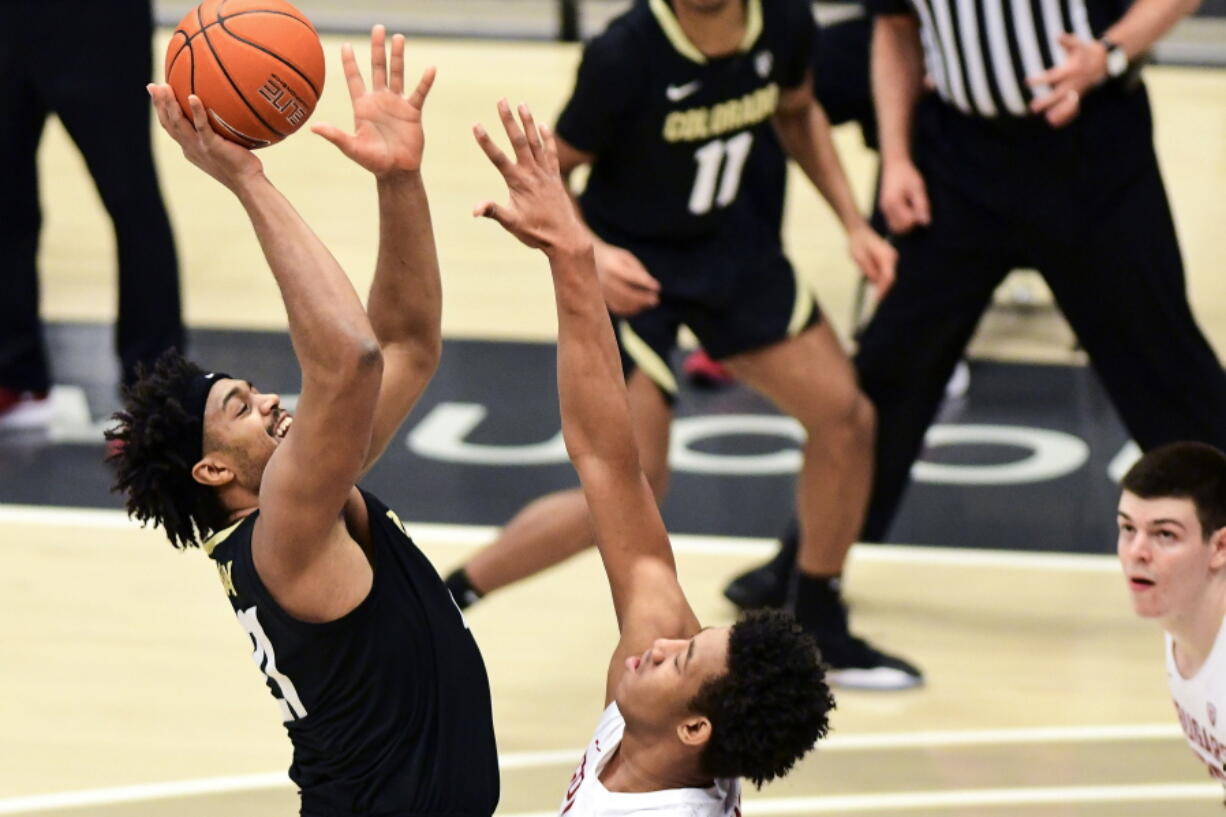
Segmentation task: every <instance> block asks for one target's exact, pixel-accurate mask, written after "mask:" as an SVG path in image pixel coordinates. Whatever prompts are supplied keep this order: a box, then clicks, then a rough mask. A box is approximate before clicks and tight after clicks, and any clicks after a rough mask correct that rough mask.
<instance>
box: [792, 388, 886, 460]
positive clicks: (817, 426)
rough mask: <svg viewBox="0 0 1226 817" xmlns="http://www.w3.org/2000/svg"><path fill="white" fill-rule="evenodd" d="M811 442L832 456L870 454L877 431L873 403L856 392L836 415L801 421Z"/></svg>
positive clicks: (847, 399)
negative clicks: (835, 454) (832, 454)
mask: <svg viewBox="0 0 1226 817" xmlns="http://www.w3.org/2000/svg"><path fill="white" fill-rule="evenodd" d="M801 424H802V425H803V426H804V427H805V431H806V432H807V433H808V435H809V439H810V440H811V441H814V442H817V443H818V444H819V445H821V447H822V449H823V450H825V451H828V452H831V453H838V454H844V455H848V456H859V455H861V454H864V453H865V452H867V451H870V450H871V449H872V446H873V439H874V437H875V435H876V431H877V412H876V411H875V410H874V409H873V404H872V402H871V401H870V400H869V399H868V398H867V397H866V396H865V395H864V393H863V392H861V391H860V390H859V389H855V390H853V391H852V392H851V394H849V395H848V396H847V397H846V398H844V399H843V400H842V402H841V405H840V406H839V407H838V409H837V410H836V411H835V412H831V413H828V414H826V415H825V416H823V417H821V418H816V417H815V418H811V419H809V420H801Z"/></svg>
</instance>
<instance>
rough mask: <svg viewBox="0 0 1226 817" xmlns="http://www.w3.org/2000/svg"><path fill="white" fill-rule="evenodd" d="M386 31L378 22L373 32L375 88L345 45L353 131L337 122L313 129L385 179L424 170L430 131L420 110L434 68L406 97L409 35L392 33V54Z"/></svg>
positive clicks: (431, 82) (423, 73) (348, 46)
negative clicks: (424, 127) (364, 78)
mask: <svg viewBox="0 0 1226 817" xmlns="http://www.w3.org/2000/svg"><path fill="white" fill-rule="evenodd" d="M385 40H386V29H384V27H383V26H381V25H377V26H375V27H374V28H372V29H371V31H370V89H369V90H368V89H367V88H366V84H365V83H364V82H363V81H362V73H361V72H360V71H359V70H358V63H357V60H356V59H355V58H354V56H353V47H352V46H350V45H348V44H346V45H344V46H342V47H341V62H342V64H343V65H344V68H345V82H346V84H347V85H348V86H349V98H350V99H351V100H352V101H353V133H351V134H350V133H346V132H345V131H343V130H341V129H340V128H338V127H336V126H335V125H329V124H327V123H319V124H316V125H312V126H311V131H312V132H313V133H316V134H318V135H320V136H322V137H323V138H325V139H327V140H328V141H329V142H331V143H332V144H334V145H336V146H337V147H338V148H340V150H341V152H342V153H344V154H345V155H346V156H348V157H349V158H350V159H352V160H353V161H355V162H357V163H358V164H359V165H361V166H362V167H364V168H366V169H367V170H369V171H370V172H371V173H374V174H375V175H376V176H378V177H380V178H382V177H385V176H390V175H394V174H396V173H404V172H411V171H414V170H419V169H420V168H421V157H422V151H423V150H424V148H425V135H424V134H423V132H422V127H421V112H422V108H423V107H424V106H425V104H426V95H427V94H429V93H430V86H432V85H433V84H434V75H435V70H434V68H433V67H430V68H427V69H426V70H425V71H424V72H422V75H421V79H420V80H418V82H417V87H416V88H415V89H414V90H413V93H412V94H410V95H409V96H408V97H406V96H405V95H404V37H403V36H402V35H400V34H396V35H394V36H393V37H392V56H391V62H390V70H389V62H388V57H387V46H386V42H385Z"/></svg>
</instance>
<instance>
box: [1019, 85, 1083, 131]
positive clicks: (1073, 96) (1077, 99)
mask: <svg viewBox="0 0 1226 817" xmlns="http://www.w3.org/2000/svg"><path fill="white" fill-rule="evenodd" d="M1080 105H1081V94H1079V93H1077V90H1076V89H1075V88H1071V87H1068V86H1067V85H1066V86H1064V87H1058V88H1056V89H1055V90H1053V91H1052V92H1051V93H1050V94H1047V95H1046V96H1041V97H1039V98H1037V99H1036V100H1035V101H1034V102H1031V103H1030V110H1031V112H1032V113H1036V114H1044V115H1045V116H1046V117H1047V121H1048V122H1051V123H1052V124H1056V123H1055V121H1054V120H1053V117H1056V118H1060V119H1062V120H1063V122H1067V121H1069V120H1071V119H1072V116H1073V115H1075V114H1076V112H1077V109H1078V108H1079V107H1080Z"/></svg>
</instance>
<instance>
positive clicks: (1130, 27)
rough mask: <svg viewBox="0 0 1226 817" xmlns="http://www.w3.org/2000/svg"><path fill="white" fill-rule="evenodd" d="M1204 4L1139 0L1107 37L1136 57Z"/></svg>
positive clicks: (1190, 0)
mask: <svg viewBox="0 0 1226 817" xmlns="http://www.w3.org/2000/svg"><path fill="white" fill-rule="evenodd" d="M1199 6H1200V0H1136V2H1134V3H1133V4H1132V6H1131V8H1129V9H1128V12H1127V13H1126V14H1125V15H1124V16H1123V17H1121V18H1120V19H1119V21H1118V22H1117V23H1116V24H1115V25H1113V26H1111V28H1109V29H1107V30H1106V32H1105V33H1104V34H1103V36H1104V37H1105V38H1106V39H1108V40H1110V41H1111V42H1113V43H1115V44H1116V45H1119V46H1120V47H1121V48H1123V49H1124V51H1125V53H1127V54H1128V58H1129V59H1135V58H1137V57H1138V56H1140V55H1141V54H1144V53H1145V52H1146V51H1148V50H1149V49H1150V47H1151V46H1153V44H1154V43H1155V42H1157V41H1158V40H1159V39H1160V38H1161V37H1162V36H1163V35H1164V34H1166V33H1167V32H1168V31H1170V30H1171V28H1173V27H1174V25H1175V23H1177V22H1179V21H1180V20H1182V19H1183V18H1184V17H1186V16H1188V15H1189V14H1191V13H1192V12H1194V11H1196V9H1197V7H1199Z"/></svg>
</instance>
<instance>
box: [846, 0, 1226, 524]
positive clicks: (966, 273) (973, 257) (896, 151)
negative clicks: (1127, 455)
mask: <svg viewBox="0 0 1226 817" xmlns="http://www.w3.org/2000/svg"><path fill="white" fill-rule="evenodd" d="M1197 5H1198V2H1197V0H1135V2H1132V3H1131V5H1130V4H1129V2H1128V0H1041V1H1037V2H1029V1H1028V0H870V2H869V8H870V11H871V13H872V14H873V15H874V29H873V56H872V77H873V91H874V96H875V104H876V109H877V118H878V124H879V127H880V138H881V156H882V181H881V208H882V210H883V211H884V213H885V216H886V220H887V222H888V224H889V227H890V229H891V231H892V232H893V233H894V234H895V235H896V236H897V244H896V246H897V248H898V251H899V266H898V281H897V283H896V284H895V285H894V288H893V290H892V291H891V292H890V293H889V295H888V296H887V297H886V298H885V299H884V300H883V301H882V303H881V305H880V307H879V308H878V310H877V313H876V314H875V315H874V317H873V319H872V321H871V322H870V323H869V325H868V326H867V327H866V329H865V331H864V333H863V336H862V337H861V339H860V350H859V355H858V357H857V360H856V365H857V368H858V370H859V373H860V380H861V385H862V388H863V389H864V391H865V393H866V394H867V395H868V396H869V398H870V399H871V400H872V401H873V402H874V404H875V405H876V408H877V415H878V423H877V428H878V434H879V437H878V442H877V453H876V469H875V483H874V486H873V498H872V501H871V504H870V508H869V513H868V518H867V521H866V525H865V530H864V531H863V536H862V538H863V539H867V540H870V541H871V540H881V539H883V538H884V536H885V534H886V532H887V530H888V527H889V524H890V521H891V519H892V518H893V516H894V512H895V509H896V508H897V506H898V503H899V501H900V499H901V497H902V493H903V490H904V488H905V486H906V483H907V478H908V474H909V472H910V470H911V465H912V463H913V462H914V461H915V459H916V457H917V456H918V454H919V452H920V449H921V447H922V445H923V441H924V433H925V431H926V430H927V428H928V425H929V424H930V423H931V422H932V420H933V417H934V416H935V414H936V411H937V408H938V406H939V404H940V401H941V396H942V393H943V390H944V387H945V382H946V381H947V380H948V379H949V376H950V373H951V372H952V371H953V368H954V365H955V364H956V363H957V361H958V358H959V356H960V355H961V354H962V352H963V349H964V347H965V346H966V344H967V342H968V341H969V340H970V337H971V334H972V333H973V332H974V329H975V326H976V324H977V323H978V321H979V318H980V316H981V315H982V313H983V311H984V309H985V308H986V307H987V305H988V302H989V299H990V298H991V297H992V292H993V290H995V289H996V286H997V285H998V284H999V283H1000V281H1001V280H1002V279H1003V278H1004V276H1005V275H1006V274H1007V273H1008V272H1009V271H1010V270H1011V269H1013V268H1015V267H1034V268H1037V269H1038V270H1040V271H1041V272H1042V274H1043V276H1044V278H1045V279H1046V281H1047V283H1048V285H1049V286H1050V288H1051V290H1052V293H1053V294H1054V296H1055V299H1056V301H1057V303H1058V304H1059V306H1060V309H1061V310H1062V311H1063V313H1064V315H1065V317H1066V318H1067V319H1068V321H1069V323H1070V324H1071V325H1072V328H1073V330H1074V331H1075V332H1076V333H1077V337H1078V339H1079V340H1080V342H1081V345H1082V346H1083V347H1084V348H1085V350H1086V351H1087V352H1088V353H1089V356H1090V360H1091V362H1092V363H1093V365H1094V368H1095V369H1096V370H1097V372H1098V374H1099V376H1100V377H1101V378H1102V381H1103V383H1104V385H1105V386H1106V389H1107V392H1108V393H1109V394H1110V396H1111V399H1112V401H1113V403H1114V404H1115V406H1116V408H1117V410H1118V411H1119V413H1120V415H1121V416H1122V418H1123V421H1124V424H1125V425H1126V426H1127V428H1128V431H1129V433H1130V434H1131V435H1132V437H1133V438H1134V439H1135V440H1136V442H1137V443H1138V444H1139V445H1140V446H1141V448H1142V449H1144V450H1148V449H1150V448H1153V447H1154V446H1157V445H1159V444H1162V443H1166V442H1170V441H1173V440H1182V439H1186V440H1200V441H1204V442H1208V443H1212V444H1214V445H1216V446H1218V447H1219V448H1221V447H1223V446H1226V376H1224V375H1223V372H1222V369H1221V367H1220V365H1219V364H1218V361H1217V359H1216V357H1215V356H1214V354H1213V351H1212V350H1211V349H1210V347H1209V345H1208V344H1207V343H1206V341H1205V339H1204V337H1203V335H1202V334H1201V332H1200V329H1199V328H1198V327H1197V325H1196V322H1195V320H1194V318H1193V317H1192V312H1191V310H1190V309H1189V306H1188V301H1187V295H1186V293H1185V291H1184V273H1183V264H1182V261H1181V259H1180V255H1179V245H1178V242H1177V240H1176V237H1175V227H1174V224H1173V222H1172V219H1171V213H1170V208H1169V207H1168V205H1167V200H1166V194H1165V191H1164V189H1163V184H1162V177H1161V175H1160V174H1159V171H1158V164H1157V160H1156V158H1155V155H1154V149H1153V143H1152V136H1151V130H1152V123H1151V119H1150V107H1149V101H1148V98H1147V96H1146V93H1145V89H1144V87H1143V86H1142V84H1141V82H1140V80H1139V77H1138V70H1137V69H1138V67H1139V66H1138V63H1139V61H1140V59H1141V57H1142V56H1143V55H1144V54H1145V53H1146V52H1147V51H1148V49H1149V48H1150V46H1151V45H1152V44H1153V43H1154V41H1155V40H1157V39H1158V38H1159V37H1160V36H1162V35H1163V34H1164V33H1165V32H1166V31H1167V30H1169V29H1170V28H1171V26H1173V25H1174V24H1175V23H1176V22H1177V21H1178V20H1179V19H1180V18H1181V17H1183V16H1185V15H1187V14H1188V13H1190V12H1191V11H1193V10H1194V9H1195V7H1196V6H1197ZM921 339H922V342H917V341H920V340H921Z"/></svg>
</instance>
